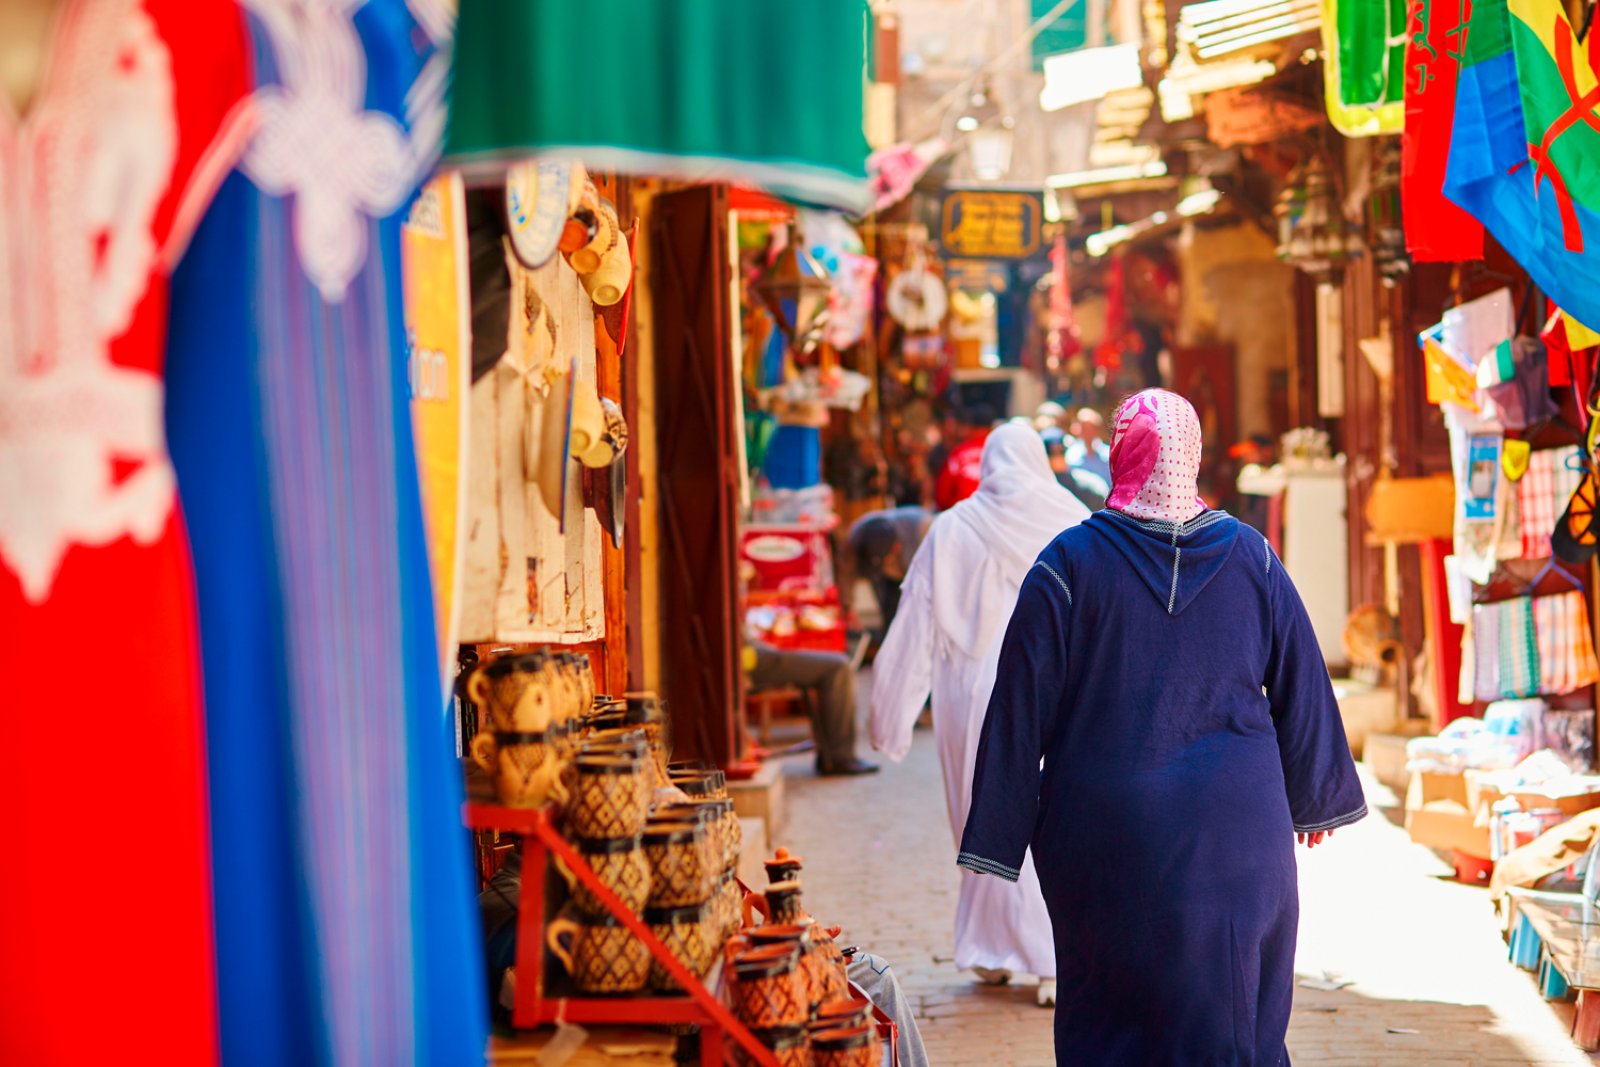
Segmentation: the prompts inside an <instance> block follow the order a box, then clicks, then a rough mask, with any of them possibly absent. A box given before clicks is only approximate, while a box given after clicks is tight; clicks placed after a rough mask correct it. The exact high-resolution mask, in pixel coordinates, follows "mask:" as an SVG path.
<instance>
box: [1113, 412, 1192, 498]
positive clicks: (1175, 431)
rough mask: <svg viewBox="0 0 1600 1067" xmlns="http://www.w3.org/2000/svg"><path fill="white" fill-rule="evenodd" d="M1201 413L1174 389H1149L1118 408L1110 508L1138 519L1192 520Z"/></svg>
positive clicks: (1114, 433)
mask: <svg viewBox="0 0 1600 1067" xmlns="http://www.w3.org/2000/svg"><path fill="white" fill-rule="evenodd" d="M1200 449H1201V440H1200V417H1199V416H1198V415H1196V414H1195V411H1194V407H1193V406H1192V405H1190V403H1189V402H1188V401H1187V400H1185V399H1184V398H1183V397H1181V396H1179V395H1178V394H1176V393H1169V392H1167V391H1166V390H1165V389H1146V390H1145V391H1144V392H1142V393H1135V394H1134V395H1133V396H1130V397H1129V398H1128V399H1127V400H1124V401H1123V402H1122V406H1121V407H1119V408H1117V414H1116V417H1115V418H1114V419H1113V420H1112V433H1111V497H1110V499H1108V500H1107V501H1106V506H1107V507H1108V508H1112V509H1114V510H1116V511H1120V512H1122V513H1123V514H1125V515H1129V516H1131V517H1133V518H1135V519H1145V520H1153V521H1158V522H1178V523H1181V522H1188V521H1189V520H1190V519H1192V518H1194V517H1195V516H1196V515H1198V514H1200V513H1201V512H1202V511H1204V510H1205V509H1206V505H1205V501H1203V500H1201V499H1200V490H1199V477H1200Z"/></svg>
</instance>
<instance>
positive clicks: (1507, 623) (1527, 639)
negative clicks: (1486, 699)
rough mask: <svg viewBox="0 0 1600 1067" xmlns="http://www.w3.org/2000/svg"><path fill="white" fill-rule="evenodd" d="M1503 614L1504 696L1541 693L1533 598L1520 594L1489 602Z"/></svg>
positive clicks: (1500, 630) (1500, 628) (1500, 631)
mask: <svg viewBox="0 0 1600 1067" xmlns="http://www.w3.org/2000/svg"><path fill="white" fill-rule="evenodd" d="M1489 607H1490V608H1492V609H1493V610H1494V611H1495V613H1496V614H1497V615H1498V616H1499V621H1498V625H1497V631H1498V636H1499V640H1500V656H1499V658H1500V669H1499V688H1500V696H1501V698H1503V699H1506V700H1513V699H1517V698H1520V697H1531V696H1537V695H1538V693H1539V642H1538V638H1537V636H1536V633H1535V630H1534V625H1533V601H1532V599H1530V598H1529V597H1525V596H1519V597H1514V598H1513V599H1511V600H1502V601H1501V602H1500V603H1498V604H1491V605H1489Z"/></svg>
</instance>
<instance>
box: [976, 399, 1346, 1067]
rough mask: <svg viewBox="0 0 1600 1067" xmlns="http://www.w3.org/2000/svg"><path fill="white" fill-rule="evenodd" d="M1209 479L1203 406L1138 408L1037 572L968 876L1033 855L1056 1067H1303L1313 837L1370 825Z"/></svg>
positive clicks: (1285, 620)
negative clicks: (1301, 975)
mask: <svg viewBox="0 0 1600 1067" xmlns="http://www.w3.org/2000/svg"><path fill="white" fill-rule="evenodd" d="M1199 466H1200V424H1199V420H1198V419H1197V418H1196V417H1195V413H1194V409H1193V408H1192V407H1190V405H1189V403H1188V401H1186V400H1184V399H1183V398H1182V397H1179V396H1177V395H1175V394H1172V393H1168V392H1165V391H1162V390H1147V391H1146V392H1143V393H1140V394H1137V395H1136V396H1133V397H1131V398H1129V399H1128V400H1127V401H1125V402H1124V403H1123V405H1122V406H1121V407H1120V408H1119V409H1118V411H1117V417H1116V420H1115V428H1114V433H1113V439H1112V448H1111V467H1112V477H1113V486H1112V494H1111V498H1110V500H1109V501H1108V505H1107V510H1105V511H1102V512H1099V513H1097V514H1095V515H1094V516H1093V517H1092V518H1090V519H1089V520H1088V521H1087V522H1084V523H1082V524H1080V525H1078V526H1077V527H1074V528H1073V529H1070V530H1068V531H1066V532H1065V533H1063V534H1061V536H1059V537H1058V538H1056V540H1055V541H1054V542H1052V543H1051V544H1050V545H1049V546H1048V547H1047V548H1046V549H1045V550H1044V552H1043V553H1042V554H1041V555H1040V556H1039V559H1038V561H1037V562H1036V563H1035V564H1034V566H1033V569H1032V570H1031V571H1030V572H1029V575H1028V577H1027V579H1026V580H1025V581H1024V583H1023V585H1022V589H1021V592H1020V593H1019V595H1018V600H1017V606H1016V611H1015V612H1014V614H1013V615H1012V618H1011V622H1010V625H1009V627H1008V629H1007V631H1006V636H1005V639H1004V644H1003V645H1002V649H1001V653H1000V665H999V671H998V675H997V677H996V680H995V687H994V695H993V697H992V698H991V699H990V702H989V711H988V715H987V717H986V719H985V722H984V728H983V735H982V739H981V741H980V744H979V748H978V757H977V764H976V768H975V770H974V775H973V785H972V806H971V810H970V814H969V815H968V818H967V824H966V830H965V834H964V836H963V838H962V843H961V854H960V859H959V861H958V862H959V863H960V865H961V866H963V867H965V868H967V869H969V870H973V871H978V872H980V873H984V874H992V875H995V876H998V877H1001V878H1008V879H1013V880H1014V879H1015V878H1016V877H1017V872H1018V871H1019V870H1020V869H1021V867H1022V860H1023V855H1024V853H1025V852H1026V851H1027V849H1028V848H1029V847H1030V846H1031V847H1032V848H1033V860H1034V864H1035V866H1036V867H1037V869H1038V872H1039V880H1040V883H1041V884H1042V886H1043V889H1044V897H1045V902H1046V904H1047V906H1048V908H1049V912H1050V921H1051V925H1052V927H1053V928H1054V936H1055V950H1056V966H1057V998H1058V999H1057V1005H1056V1017H1055V1043H1056V1061H1057V1062H1058V1063H1061V1064H1071V1065H1084V1067H1167V1065H1171V1067H1180V1065H1181V1067H1277V1065H1287V1064H1288V1062H1289V1056H1288V1051H1287V1049H1286V1048H1285V1047H1284V1034H1285V1031H1286V1030H1287V1029H1288V1025H1289V1009H1290V1005H1291V1002H1292V1000H1293V995H1294V949H1295V931H1296V924H1297V921H1298V918H1299V889H1298V885H1297V882H1296V869H1295V858H1294V842H1295V838H1296V836H1297V835H1298V836H1299V838H1300V839H1301V840H1302V841H1304V842H1306V843H1307V844H1310V845H1313V846H1314V845H1316V844H1317V843H1319V842H1321V841H1322V840H1323V838H1324V837H1325V835H1327V834H1329V833H1331V832H1332V831H1333V830H1335V829H1337V828H1338V827H1341V826H1345V825H1348V824H1350V823H1353V822H1355V821H1356V820H1358V819H1360V818H1361V817H1362V816H1364V815H1365V814H1366V811H1367V809H1366V804H1365V803H1364V801H1363V798H1362V791H1361V784H1360V781H1359V780H1358V778H1357V776H1356V772H1355V765H1354V763H1353V762H1352V760H1351V758H1350V750H1349V748H1348V747H1347V745H1346V742H1345V735H1344V728H1343V725H1342V723H1341V721H1340V718H1339V709H1338V705H1337V704H1336V702H1335V700H1334V695H1333V687H1332V685H1331V684H1330V682H1329V680H1328V672H1327V669H1326V667H1325V666H1324V665H1323V662H1322V655H1321V652H1320V650H1319V649H1318V646H1317V641H1316V636H1315V634H1314V633H1313V632H1312V629H1311V623H1310V620H1309V619H1308V618H1307V617H1306V612H1305V608H1304V607H1303V606H1302V604H1301V602H1300V597H1299V594H1298V593H1296V592H1295V588H1294V585H1293V583H1292V582H1290V580H1289V576H1288V575H1287V574H1285V573H1284V571H1283V566H1282V564H1281V563H1280V562H1279V560H1278V559H1277V557H1276V556H1275V555H1274V553H1273V551H1272V548H1271V546H1270V545H1269V544H1268V543H1267V542H1266V540H1265V539H1264V538H1262V536H1261V535H1260V534H1258V533H1256V532H1255V531H1254V530H1251V529H1250V528H1248V527H1246V526H1244V525H1242V524H1241V523H1239V522H1238V521H1237V520H1235V519H1234V518H1232V517H1231V516H1229V515H1227V514H1226V513H1224V512H1220V511H1208V510H1206V508H1205V505H1204V504H1203V503H1202V502H1201V501H1200V500H1199V499H1198V493H1197V491H1196V478H1197V475H1198V472H1199ZM1041 761H1042V764H1041Z"/></svg>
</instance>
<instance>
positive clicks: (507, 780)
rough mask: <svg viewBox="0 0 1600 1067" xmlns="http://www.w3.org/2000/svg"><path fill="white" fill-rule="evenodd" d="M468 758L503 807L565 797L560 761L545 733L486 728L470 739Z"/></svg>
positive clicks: (533, 805)
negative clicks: (482, 775) (488, 782)
mask: <svg viewBox="0 0 1600 1067" xmlns="http://www.w3.org/2000/svg"><path fill="white" fill-rule="evenodd" d="M472 759H473V762H474V763H476V764H477V765H478V766H479V767H480V768H482V770H483V772H484V773H485V774H487V775H488V776H489V778H490V780H491V781H492V782H493V784H494V793H495V797H496V798H497V799H498V800H499V801H500V803H502V804H504V805H505V806H506V807H509V808H540V807H543V806H544V805H546V804H548V803H551V802H554V803H557V804H560V803H564V802H565V801H566V797H567V790H566V787H565V786H564V784H563V783H562V781H561V772H562V767H563V762H562V760H561V759H560V758H559V757H558V756H557V755H556V752H555V748H554V746H553V745H552V744H551V743H550V741H549V738H548V736H547V735H546V734H542V733H519V732H517V731H512V730H499V731H493V732H491V731H487V730H486V731H484V732H482V733H480V734H478V736H477V737H475V738H473V739H472Z"/></svg>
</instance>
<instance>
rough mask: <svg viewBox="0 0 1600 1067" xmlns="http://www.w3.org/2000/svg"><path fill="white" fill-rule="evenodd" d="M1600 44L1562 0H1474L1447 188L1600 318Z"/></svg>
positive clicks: (1536, 276)
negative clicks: (1581, 31) (1579, 27)
mask: <svg viewBox="0 0 1600 1067" xmlns="http://www.w3.org/2000/svg"><path fill="white" fill-rule="evenodd" d="M1597 46H1600V38H1597V37H1595V36H1594V35H1590V39H1589V41H1588V42H1587V43H1583V42H1580V41H1579V40H1578V38H1577V34H1575V33H1574V32H1573V29H1572V24H1571V23H1570V22H1569V21H1568V19H1567V14H1566V11H1565V10H1564V9H1563V8H1562V6H1561V5H1560V3H1559V2H1558V0H1476V2H1475V3H1473V5H1472V12H1471V18H1470V21H1469V23H1468V26H1467V32H1466V34H1465V40H1464V42H1463V47H1462V59H1461V73H1460V77H1459V79H1458V81H1457V85H1456V115H1455V128H1454V136H1453V137H1452V141H1451V146H1450V163H1449V167H1448V170H1447V172H1446V176H1445V194H1446V195H1447V196H1449V197H1450V199H1451V200H1454V201H1455V202H1456V203H1457V204H1459V205H1461V206H1462V207H1463V208H1465V209H1466V210H1467V211H1469V212H1471V213H1472V214H1473V215H1474V216H1476V217H1477V218H1478V220H1479V221H1481V222H1482V223H1483V224H1484V226H1486V227H1487V228H1488V230H1489V232H1490V233H1492V234H1494V237H1495V240H1497V241H1499V242H1500V244H1501V245H1503V246H1504V247H1505V249H1506V250H1507V251H1508V252H1510V253H1511V254H1512V256H1514V257H1515V258H1516V260H1517V262H1519V263H1521V264H1522V267H1523V269H1525V270H1526V271H1527V272H1528V274H1529V275H1530V276H1531V277H1532V278H1533V280H1534V281H1535V282H1536V283H1537V284H1538V285H1539V287H1540V288H1541V289H1543V290H1544V291H1545V292H1546V293H1547V294H1549V296H1550V298H1551V300H1552V301H1554V302H1555V303H1557V304H1559V305H1560V306H1561V307H1562V308H1563V309H1564V310H1566V311H1567V312H1568V313H1569V314H1571V315H1572V316H1573V317H1575V318H1576V319H1578V320H1579V321H1580V322H1585V323H1600V286H1597V285H1595V282H1594V279H1595V278H1596V277H1597V276H1600V113H1597V112H1596V107H1597V106H1600V73H1597V70H1600V63H1597V59H1600V54H1597Z"/></svg>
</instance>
